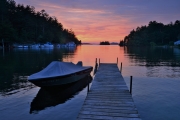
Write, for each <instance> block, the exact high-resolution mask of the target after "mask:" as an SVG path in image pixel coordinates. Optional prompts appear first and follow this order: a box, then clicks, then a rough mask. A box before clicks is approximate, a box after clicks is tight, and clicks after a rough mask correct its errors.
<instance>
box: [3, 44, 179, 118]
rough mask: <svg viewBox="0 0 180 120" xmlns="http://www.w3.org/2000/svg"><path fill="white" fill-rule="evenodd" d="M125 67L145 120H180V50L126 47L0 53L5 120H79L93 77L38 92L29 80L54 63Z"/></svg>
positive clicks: (95, 46) (92, 47)
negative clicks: (117, 62) (108, 64)
mask: <svg viewBox="0 0 180 120" xmlns="http://www.w3.org/2000/svg"><path fill="white" fill-rule="evenodd" d="M117 57H118V58H119V64H118V66H120V62H122V63H123V70H122V75H123V77H124V79H125V81H126V84H127V85H128V86H129V77H130V76H131V75H132V76H133V91H132V92H133V95H132V96H133V99H134V101H135V104H136V106H137V108H138V111H139V113H140V116H141V118H142V119H143V120H179V119H180V116H179V113H180V102H179V101H180V87H179V86H180V49H178V48H124V47H119V46H99V45H83V46H78V47H77V48H69V49H65V48H62V49H13V50H6V51H5V53H3V52H2V51H0V119H1V120H14V119H17V120H23V119H26V120H39V119H45V120H49V119H52V120H75V119H76V117H77V115H78V112H79V110H80V109H81V106H82V104H83V102H84V99H85V97H86V95H87V84H88V83H90V82H91V80H92V78H93V77H94V76H93V73H91V76H87V77H86V78H84V79H82V80H80V81H79V82H76V83H73V84H69V85H64V86H61V87H58V88H49V89H44V88H39V87H37V86H34V85H33V84H31V83H29V82H28V81H27V77H28V76H29V75H31V74H33V73H35V72H38V71H40V70H42V69H43V68H44V67H46V66H47V65H48V64H49V63H50V62H51V61H54V60H60V61H68V62H74V63H77V62H78V61H79V60H81V61H83V65H85V66H93V67H94V65H95V58H100V59H101V62H110V63H112V62H116V60H117Z"/></svg>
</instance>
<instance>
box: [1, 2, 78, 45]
mask: <svg viewBox="0 0 180 120" xmlns="http://www.w3.org/2000/svg"><path fill="white" fill-rule="evenodd" d="M0 40H4V41H5V42H6V41H8V42H10V43H34V42H35V43H45V42H52V43H62V44H63V43H67V42H70V41H73V42H75V43H76V44H81V41H80V40H78V38H77V37H76V35H75V33H74V32H73V31H72V30H71V29H70V30H68V29H65V28H63V25H62V24H61V23H59V22H58V20H57V18H56V17H52V16H49V14H48V13H47V12H46V11H45V10H41V11H37V12H36V11H35V7H33V6H30V5H27V6H24V5H23V4H16V2H15V1H14V0H0Z"/></svg>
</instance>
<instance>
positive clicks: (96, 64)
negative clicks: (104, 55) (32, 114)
mask: <svg viewBox="0 0 180 120" xmlns="http://www.w3.org/2000/svg"><path fill="white" fill-rule="evenodd" d="M97 68H98V63H97V58H96V61H95V67H94V75H95V74H96V71H97Z"/></svg>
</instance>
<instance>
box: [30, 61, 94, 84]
mask: <svg viewBox="0 0 180 120" xmlns="http://www.w3.org/2000/svg"><path fill="white" fill-rule="evenodd" d="M92 69H93V67H92V66H86V67H84V66H82V62H78V64H74V63H72V62H60V61H53V62H51V63H50V64H49V65H48V66H47V67H46V68H44V69H43V70H42V71H40V72H37V73H34V74H32V75H30V76H29V77H28V81H30V82H32V83H33V84H35V85H37V86H39V87H47V86H56V85H62V84H68V83H72V82H76V81H78V80H80V79H82V78H84V77H86V76H87V75H89V74H90V72H91V71H92Z"/></svg>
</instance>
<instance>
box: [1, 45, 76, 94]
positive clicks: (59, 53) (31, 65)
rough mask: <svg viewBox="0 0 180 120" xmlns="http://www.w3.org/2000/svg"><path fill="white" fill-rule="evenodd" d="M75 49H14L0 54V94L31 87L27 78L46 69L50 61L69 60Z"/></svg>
mask: <svg viewBox="0 0 180 120" xmlns="http://www.w3.org/2000/svg"><path fill="white" fill-rule="evenodd" d="M75 53H76V47H71V48H55V49H39V48H38V49H33V48H32V49H28V48H26V49H23V48H15V49H12V50H10V51H6V52H5V53H4V55H1V54H0V66H1V68H0V94H1V95H8V94H9V93H11V91H13V90H18V89H20V88H26V87H29V86H31V87H32V85H31V84H30V83H29V82H28V81H27V77H28V76H29V75H31V74H33V73H36V72H38V71H40V70H42V69H43V68H44V67H46V66H47V65H48V64H49V63H51V62H52V61H57V60H60V61H62V60H63V58H64V57H66V58H71V57H73V56H74V54H75ZM31 87H30V88H31Z"/></svg>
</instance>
